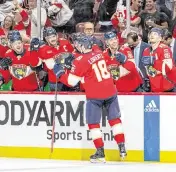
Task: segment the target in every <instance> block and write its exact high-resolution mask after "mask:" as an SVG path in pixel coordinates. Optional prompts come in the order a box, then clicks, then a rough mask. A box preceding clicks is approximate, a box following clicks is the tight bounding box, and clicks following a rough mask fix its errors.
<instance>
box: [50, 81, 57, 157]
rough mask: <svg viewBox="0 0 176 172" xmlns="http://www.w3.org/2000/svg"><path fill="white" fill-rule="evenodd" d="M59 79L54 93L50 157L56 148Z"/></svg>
mask: <svg viewBox="0 0 176 172" xmlns="http://www.w3.org/2000/svg"><path fill="white" fill-rule="evenodd" d="M57 82H58V81H57V79H56V86H55V95H54V112H53V123H52V137H51V149H50V159H51V157H52V154H53V150H54V132H55V118H56V103H57V85H58V83H57Z"/></svg>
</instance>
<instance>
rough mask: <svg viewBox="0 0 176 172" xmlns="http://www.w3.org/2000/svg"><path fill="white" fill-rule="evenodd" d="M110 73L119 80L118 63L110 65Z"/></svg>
mask: <svg viewBox="0 0 176 172" xmlns="http://www.w3.org/2000/svg"><path fill="white" fill-rule="evenodd" d="M108 68H109V70H110V73H111V75H112V78H113V79H114V80H118V79H119V76H120V68H119V66H118V65H110V66H109V67H108Z"/></svg>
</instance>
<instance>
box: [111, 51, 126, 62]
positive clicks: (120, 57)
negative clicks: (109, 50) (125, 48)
mask: <svg viewBox="0 0 176 172" xmlns="http://www.w3.org/2000/svg"><path fill="white" fill-rule="evenodd" d="M114 56H115V58H116V60H117V61H118V62H119V63H120V64H124V63H125V62H126V61H127V57H126V56H125V55H124V54H122V53H120V52H118V53H116V54H114Z"/></svg>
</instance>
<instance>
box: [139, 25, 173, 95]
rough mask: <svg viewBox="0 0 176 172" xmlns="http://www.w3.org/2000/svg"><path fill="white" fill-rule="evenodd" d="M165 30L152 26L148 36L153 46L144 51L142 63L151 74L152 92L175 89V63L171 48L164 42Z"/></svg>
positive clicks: (148, 73) (149, 74)
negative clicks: (163, 34)
mask: <svg viewBox="0 0 176 172" xmlns="http://www.w3.org/2000/svg"><path fill="white" fill-rule="evenodd" d="M162 33H163V31H162V30H161V29H159V28H152V29H151V31H150V32H149V35H148V38H149V42H150V44H151V48H146V49H145V50H144V52H143V57H142V63H143V65H144V66H145V68H146V72H147V75H148V76H149V80H150V85H151V91H152V92H173V91H175V88H174V84H173V82H172V81H173V80H175V76H176V72H175V67H174V65H173V57H172V52H171V49H170V48H169V47H168V46H167V45H165V44H163V43H162V42H161V41H162Z"/></svg>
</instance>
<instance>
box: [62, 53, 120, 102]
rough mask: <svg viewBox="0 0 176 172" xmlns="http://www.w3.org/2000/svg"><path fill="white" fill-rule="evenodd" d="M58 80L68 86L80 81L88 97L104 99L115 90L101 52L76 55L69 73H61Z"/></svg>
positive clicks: (113, 93) (114, 92)
mask: <svg viewBox="0 0 176 172" xmlns="http://www.w3.org/2000/svg"><path fill="white" fill-rule="evenodd" d="M60 81H61V82H63V83H64V84H65V85H69V86H75V85H76V84H77V83H78V82H79V81H82V82H83V83H84V84H83V85H84V89H85V94H86V97H87V98H88V99H106V98H109V97H111V96H113V95H115V94H116V92H117V90H116V88H115V85H114V83H113V79H112V77H111V74H110V73H109V71H108V69H107V66H106V62H105V59H104V57H103V54H102V53H97V52H90V53H87V54H81V55H80V56H78V57H77V58H76V59H75V60H74V62H73V65H72V69H71V71H70V73H69V74H64V75H62V76H61V78H60Z"/></svg>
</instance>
